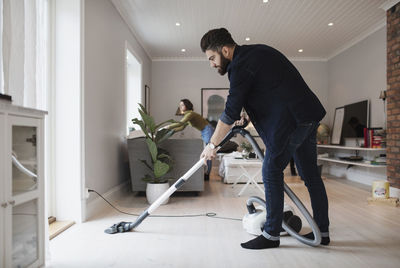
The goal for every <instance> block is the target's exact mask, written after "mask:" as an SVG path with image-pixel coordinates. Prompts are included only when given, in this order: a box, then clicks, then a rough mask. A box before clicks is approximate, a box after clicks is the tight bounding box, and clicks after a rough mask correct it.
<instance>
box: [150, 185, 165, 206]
mask: <svg viewBox="0 0 400 268" xmlns="http://www.w3.org/2000/svg"><path fill="white" fill-rule="evenodd" d="M168 188H169V183H168V182H165V183H150V182H148V183H147V187H146V198H147V202H149V204H150V205H151V204H153V203H154V202H155V201H156V200H157V198H159V197H160V196H161V195H162V194H163V193H165V191H167V190H168ZM168 201H169V198H167V199H166V200H165V201H164V202H162V203H161V205H165V204H167V203H168Z"/></svg>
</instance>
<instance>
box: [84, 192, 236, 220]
mask: <svg viewBox="0 0 400 268" xmlns="http://www.w3.org/2000/svg"><path fill="white" fill-rule="evenodd" d="M88 192H89V193H91V192H93V193H96V194H97V195H98V196H100V197H101V198H102V199H103V200H104V201H106V202H107V204H109V205H110V206H111V207H112V208H113V209H115V210H116V211H118V212H119V213H122V214H126V215H130V216H140V215H139V214H134V213H129V212H125V211H122V210H120V209H119V208H117V207H115V206H114V205H113V204H111V202H109V201H108V200H107V199H106V198H105V197H103V196H102V195H101V194H99V193H98V192H97V191H95V190H92V189H88ZM149 217H154V218H193V217H210V218H214V219H221V220H232V221H242V219H237V218H229V217H219V216H217V213H215V212H207V213H205V214H189V215H150V216H149Z"/></svg>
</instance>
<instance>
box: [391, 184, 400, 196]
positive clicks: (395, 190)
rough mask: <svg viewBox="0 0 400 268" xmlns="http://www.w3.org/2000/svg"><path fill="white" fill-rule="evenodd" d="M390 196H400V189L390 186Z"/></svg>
mask: <svg viewBox="0 0 400 268" xmlns="http://www.w3.org/2000/svg"><path fill="white" fill-rule="evenodd" d="M389 193H390V197H397V198H400V189H398V188H394V187H390V188H389Z"/></svg>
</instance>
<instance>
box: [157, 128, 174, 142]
mask: <svg viewBox="0 0 400 268" xmlns="http://www.w3.org/2000/svg"><path fill="white" fill-rule="evenodd" d="M170 131H171V130H169V129H161V130H159V131H157V132H156V137H155V139H154V141H155V142H156V143H157V144H158V143H160V142H161V141H163V140H164V137H165V135H167V134H168V132H170Z"/></svg>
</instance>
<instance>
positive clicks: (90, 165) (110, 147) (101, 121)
mask: <svg viewBox="0 0 400 268" xmlns="http://www.w3.org/2000/svg"><path fill="white" fill-rule="evenodd" d="M126 41H128V43H129V45H130V47H131V48H132V49H133V50H134V53H135V54H136V55H137V56H138V57H139V58H140V60H141V61H142V63H143V73H142V82H143V87H144V85H145V84H148V85H150V76H151V75H150V73H151V61H150V59H149V57H148V56H147V54H146V53H145V51H144V50H143V48H142V47H141V46H140V44H139V43H138V42H137V40H136V39H135V37H134V36H133V34H132V32H131V31H130V30H129V28H128V26H127V25H126V24H125V22H124V21H123V20H122V18H121V16H120V14H119V13H118V11H117V10H116V8H115V7H114V5H113V4H112V3H111V1H109V0H85V35H84V42H85V53H84V68H85V69H84V72H85V89H84V91H85V94H84V121H85V128H84V132H85V134H84V135H85V136H84V137H85V145H84V146H85V147H84V148H85V149H84V155H85V180H86V187H88V188H90V189H95V190H96V191H98V192H99V193H105V192H107V191H110V189H112V188H114V187H117V186H118V185H120V184H121V183H123V182H125V181H126V180H127V179H128V178H129V169H128V158H127V157H128V156H127V152H126V141H125V136H126V119H125V117H126V107H125V103H126V96H125V94H126V92H125V61H126V59H125V57H126V56H125V42H126ZM143 95H144V94H143V92H142V96H143ZM94 197H95V196H91V197H90V199H93V198H94Z"/></svg>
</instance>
